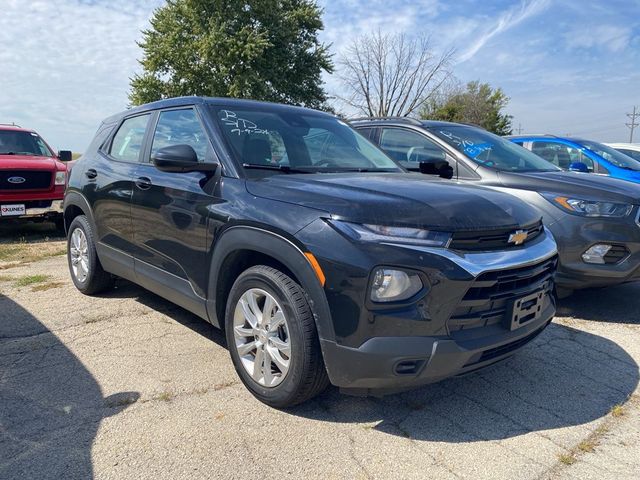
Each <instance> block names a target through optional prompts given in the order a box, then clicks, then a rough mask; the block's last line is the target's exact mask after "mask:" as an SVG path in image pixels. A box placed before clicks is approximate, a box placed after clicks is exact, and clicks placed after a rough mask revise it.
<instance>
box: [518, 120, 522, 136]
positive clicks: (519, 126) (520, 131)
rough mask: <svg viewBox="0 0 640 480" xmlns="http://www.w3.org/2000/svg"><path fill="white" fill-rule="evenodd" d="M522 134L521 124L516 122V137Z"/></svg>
mask: <svg viewBox="0 0 640 480" xmlns="http://www.w3.org/2000/svg"><path fill="white" fill-rule="evenodd" d="M521 134H522V124H521V123H520V122H518V135H521Z"/></svg>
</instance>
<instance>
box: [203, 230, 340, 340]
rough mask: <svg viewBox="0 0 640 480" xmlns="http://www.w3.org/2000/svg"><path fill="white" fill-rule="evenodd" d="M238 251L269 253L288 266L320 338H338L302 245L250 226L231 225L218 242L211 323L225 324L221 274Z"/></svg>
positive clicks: (211, 281)
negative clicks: (221, 310) (219, 293)
mask: <svg viewBox="0 0 640 480" xmlns="http://www.w3.org/2000/svg"><path fill="white" fill-rule="evenodd" d="M239 250H251V251H255V252H258V253H261V254H264V255H268V256H270V257H272V258H274V259H275V260H277V261H278V262H280V263H282V264H283V265H284V266H286V267H287V268H288V269H289V270H290V271H291V272H292V273H293V274H294V275H295V276H296V278H297V280H298V282H299V283H300V286H301V287H302V288H303V289H304V290H305V292H306V293H307V296H308V298H309V303H310V306H311V310H312V312H313V315H314V318H315V321H316V328H317V329H318V335H319V337H320V338H321V339H323V340H331V341H334V340H335V332H334V328H333V322H332V320H331V312H330V310H329V304H328V303H327V298H326V295H325V293H324V288H323V287H322V285H321V284H320V281H319V280H318V277H317V276H316V274H315V272H314V270H313V267H312V266H311V264H310V263H309V260H308V259H307V257H305V255H304V253H305V252H303V249H302V247H300V246H298V245H296V244H295V243H294V242H293V241H291V240H289V239H287V238H285V237H283V236H281V235H279V234H277V233H274V232H271V231H269V230H264V229H261V228H257V227H250V226H233V227H230V228H228V229H227V230H225V231H224V232H223V233H222V234H221V236H220V238H219V239H218V240H217V242H216V243H215V246H214V250H213V255H212V260H211V268H210V271H209V288H208V295H207V298H208V300H207V313H208V315H209V319H210V320H211V323H213V324H214V325H216V326H221V325H222V324H224V319H221V318H218V315H217V311H218V310H217V299H216V292H217V287H218V281H219V276H220V275H221V267H222V265H223V264H224V261H225V259H227V257H228V256H229V255H231V254H232V253H234V252H236V251H239ZM222 275H224V272H223V273H222Z"/></svg>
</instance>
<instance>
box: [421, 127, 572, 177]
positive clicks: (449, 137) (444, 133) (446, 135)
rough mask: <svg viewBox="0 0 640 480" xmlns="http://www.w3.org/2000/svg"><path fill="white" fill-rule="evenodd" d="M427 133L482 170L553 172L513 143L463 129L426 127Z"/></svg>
mask: <svg viewBox="0 0 640 480" xmlns="http://www.w3.org/2000/svg"><path fill="white" fill-rule="evenodd" d="M429 131H430V132H432V133H434V134H435V135H436V136H438V137H439V138H441V139H442V140H444V141H445V142H447V143H448V144H449V145H451V146H452V147H453V148H455V149H456V150H458V151H459V152H461V153H463V154H464V155H466V156H467V158H469V159H471V160H473V161H474V162H475V163H477V164H479V165H482V166H484V167H488V168H493V169H495V170H502V171H508V172H556V171H560V169H559V168H558V167H556V166H555V165H554V164H552V163H551V162H548V161H546V160H545V159H543V158H540V157H539V156H537V155H535V154H533V153H531V152H530V151H529V150H527V149H525V148H522V147H521V146H519V145H516V144H515V143H512V142H510V141H509V140H506V139H504V138H502V137H499V136H498V135H494V134H493V133H489V132H487V131H486V130H482V129H480V128H476V127H471V126H466V125H451V126H437V127H429Z"/></svg>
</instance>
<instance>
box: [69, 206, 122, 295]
mask: <svg viewBox="0 0 640 480" xmlns="http://www.w3.org/2000/svg"><path fill="white" fill-rule="evenodd" d="M67 262H68V264H69V273H70V274H71V280H72V281H73V284H74V285H75V286H76V288H77V289H78V290H80V291H81V292H82V293H84V294H85V295H94V294H96V293H99V292H103V291H105V290H108V289H110V288H111V287H113V283H114V282H113V277H112V276H111V275H110V274H109V273H107V272H105V271H104V269H103V268H102V265H101V264H100V259H99V258H98V255H97V253H96V242H95V237H94V233H93V229H92V228H91V224H90V223H89V220H88V219H87V217H85V216H84V215H79V216H77V217H76V218H74V219H73V221H72V222H71V225H70V226H69V235H68V236H67Z"/></svg>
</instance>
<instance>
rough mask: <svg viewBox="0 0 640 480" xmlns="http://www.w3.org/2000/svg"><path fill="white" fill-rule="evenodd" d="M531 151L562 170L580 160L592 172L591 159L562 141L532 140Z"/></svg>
mask: <svg viewBox="0 0 640 480" xmlns="http://www.w3.org/2000/svg"><path fill="white" fill-rule="evenodd" d="M531 144H532V146H531V151H532V152H533V153H535V154H536V155H538V156H539V157H542V158H544V159H545V160H547V161H548V162H551V163H553V164H554V165H555V166H557V167H560V168H562V169H564V170H568V169H569V165H571V164H572V163H574V162H582V163H584V164H586V165H587V168H588V169H589V171H590V172H593V168H594V165H593V160H591V159H590V158H589V157H588V156H587V155H585V154H584V152H583V151H582V150H579V149H577V148H573V147H571V146H569V145H565V144H564V143H556V142H549V141H538V140H536V141H533V142H531Z"/></svg>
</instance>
